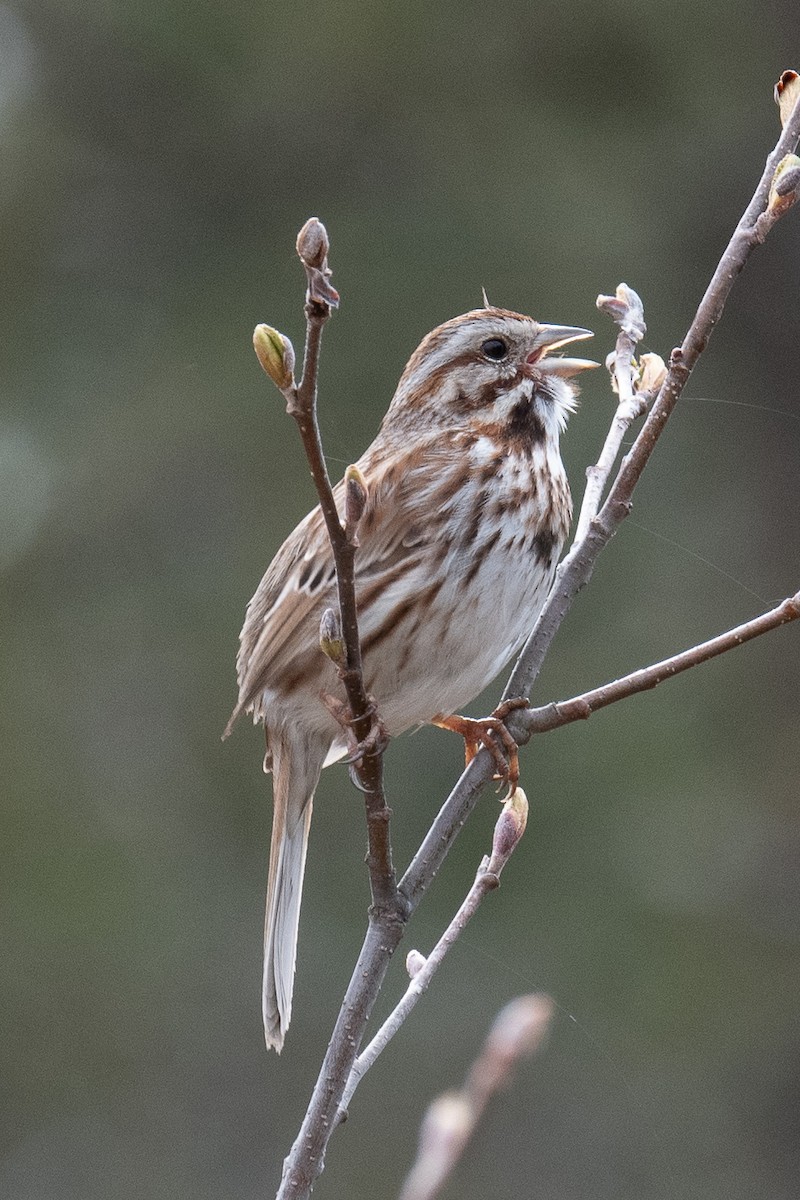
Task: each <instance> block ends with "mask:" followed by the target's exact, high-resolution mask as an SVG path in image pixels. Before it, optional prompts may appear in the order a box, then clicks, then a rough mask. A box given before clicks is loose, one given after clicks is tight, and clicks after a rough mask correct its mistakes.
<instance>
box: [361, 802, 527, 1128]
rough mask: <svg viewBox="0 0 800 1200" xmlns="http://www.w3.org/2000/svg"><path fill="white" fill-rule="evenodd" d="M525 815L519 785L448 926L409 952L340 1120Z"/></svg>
mask: <svg viewBox="0 0 800 1200" xmlns="http://www.w3.org/2000/svg"><path fill="white" fill-rule="evenodd" d="M527 819H528V800H527V797H526V796H525V793H524V792H523V790H522V788H519V787H518V788H515V790H514V791H513V792H512V793H511V795H510V796H509V797H508V798H507V800H506V801H505V804H504V806H503V811H502V812H501V813H500V816H499V817H498V819H497V824H496V825H495V830H494V837H493V839H492V853H491V856H489V855H484V857H483V859H482V860H481V863H480V866H479V867H478V870H477V873H476V875H475V879H474V881H473V883H472V887H471V888H470V889H469V891H468V892H467V895H466V897H465V898H464V901H463V903H462V904H461V906H460V908H459V909H458V912H457V913H456V914H455V916H454V917H453V919H452V921H451V922H450V924H449V925H448V926H447V929H445V931H444V933H443V934H442V936H441V937H440V938H439V941H438V942H437V943H436V945H435V946H434V948H433V950H431V952H430V954H429V955H428V957H427V958H423V957H422V956H421V955H419V954H418V952H417V951H415V950H412V951H411V953H410V954H409V955H408V958H407V960H406V966H407V968H408V972H409V975H410V976H411V981H410V983H409V985H408V987H407V988H406V991H405V993H404V994H403V996H402V998H401V999H400V1001H399V1002H398V1003H397V1004H396V1005H395V1007H394V1009H393V1010H392V1012H391V1013H390V1014H389V1016H388V1017H387V1018H386V1020H385V1021H384V1023H383V1024H382V1025H381V1027H380V1029H379V1030H378V1032H377V1033H376V1034H375V1036H374V1037H373V1039H372V1041H371V1042H370V1043H369V1044H368V1045H367V1046H365V1048H364V1049H363V1050H362V1052H361V1053H360V1054H359V1056H358V1058H357V1059H356V1061H355V1063H354V1064H353V1069H352V1071H351V1072H350V1078H349V1079H348V1081H347V1087H346V1088H345V1090H344V1095H343V1096H342V1100H341V1103H340V1105H339V1113H338V1116H339V1120H343V1119H344V1118H345V1117H346V1116H347V1109H348V1106H349V1104H350V1101H351V1100H352V1098H353V1093H354V1092H355V1090H356V1088H357V1087H358V1085H359V1083H360V1082H361V1080H362V1079H363V1077H364V1076H365V1075H366V1073H367V1071H368V1070H369V1069H370V1067H372V1066H373V1065H374V1064H375V1062H376V1060H377V1058H378V1056H379V1055H380V1054H382V1053H383V1051H384V1050H385V1049H386V1047H387V1046H388V1044H389V1042H390V1041H391V1040H392V1038H393V1037H394V1035H395V1034H396V1033H397V1032H398V1030H399V1029H400V1027H401V1026H402V1025H403V1023H404V1021H405V1020H406V1019H407V1018H408V1017H409V1015H410V1014H411V1012H412V1010H413V1009H414V1008H415V1007H416V1005H417V1002H418V1001H419V1000H420V999H421V998H422V996H423V994H424V993H425V992H426V991H427V990H428V986H429V984H430V982H431V980H432V979H433V976H434V975H435V974H436V972H437V971H438V969H439V967H440V966H441V965H442V962H443V961H444V959H445V956H446V955H447V953H448V951H449V950H450V949H452V947H453V945H454V944H455V942H456V941H457V939H458V937H459V935H460V934H461V933H463V931H464V930H465V929H466V927H467V925H468V924H469V922H470V921H471V920H472V918H473V917H474V916H475V913H476V912H477V911H478V909H479V908H480V905H481V902H482V900H483V899H484V898H485V897H486V896H488V894H489V892H492V891H494V889H495V888H496V887H498V886H499V884H500V873H501V871H502V870H503V868H504V867H505V865H506V863H507V862H508V860H509V858H510V857H511V855H512V853H513V852H514V850H515V849H516V847H517V845H518V843H519V840H520V838H521V837H522V835H523V833H524V832H525V825H526V822H527Z"/></svg>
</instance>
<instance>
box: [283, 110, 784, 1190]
mask: <svg viewBox="0 0 800 1200" xmlns="http://www.w3.org/2000/svg"><path fill="white" fill-rule="evenodd" d="M799 136H800V101H798V102H797V103H796V104H795V105H794V107H793V110H792V112H791V115H789V116H788V118H787V119H786V120H785V125H784V130H783V133H782V135H781V138H780V140H779V142H778V144H777V145H776V147H775V149H774V150H773V152H772V154H771V155H770V156H769V158H768V159H767V165H766V169H765V171H764V174H763V175H762V178H761V181H760V183H759V185H758V188H757V189H756V192H755V194H754V196H753V199H752V200H751V202H750V204H749V206H748V208H747V210H746V211H745V213H744V215H743V216H742V218H741V220H740V222H739V224H738V226H737V228H736V231H735V232H734V235H733V237H732V238H731V241H730V243H729V245H728V247H727V248H726V250H725V252H724V254H723V255H722V258H721V260H720V263H719V266H718V267H717V270H716V271H715V274H714V276H713V279H712V281H711V283H710V284H709V287H708V289H707V291H706V294H705V296H704V297H703V300H702V301H701V303H700V306H699V308H698V310H697V314H696V316H695V318H694V321H693V322H692V325H691V327H690V329H689V331H688V333H687V335H686V337H685V338H684V341H683V344H682V345H681V347H679V348H678V349H676V350H674V351H673V354H672V357H671V361H670V367H669V372H668V374H667V377H666V380H665V381H664V383H663V385H662V386H661V388H660V389H659V393H658V397H657V399H656V400H655V403H654V404H653V407H652V410H651V412H650V414H649V416H648V417H647V419H646V421H645V423H644V425H643V427H642V429H641V431H640V433H639V435H638V437H637V438H636V441H635V443H634V445H633V447H632V449H631V451H630V452H629V453H628V454H627V455H626V457H625V458H624V459H623V462H622V465H621V468H620V470H619V472H618V474H617V477H616V479H615V481H614V484H613V486H612V488H611V490H610V493H609V495H608V497H607V499H606V501H605V503H604V504H603V505H602V507H601V508H600V509H599V511H598V512H597V514H596V515H595V516H594V517H593V518H592V519H591V520H589V522H588V525H587V528H586V532H585V534H584V536H583V537H582V538H581V539H580V541H578V542H576V543H574V544H573V547H572V549H571V550H570V553H569V554H568V556H567V557H566V558H565V560H564V562H563V563H562V564H561V566H560V567H559V570H558V574H557V576H556V581H555V584H554V587H553V589H552V591H551V593H550V596H549V598H548V601H547V603H546V604H545V607H544V609H543V610H542V613H541V615H540V617H539V620H538V621H537V623H536V626H535V628H534V630H533V632H532V634H531V637H530V638H529V640H528V643H527V644H526V646H525V648H524V649H523V652H522V654H521V655H520V658H519V660H518V662H517V665H516V667H515V669H514V671H513V672H512V675H511V678H510V680H509V685H508V687H507V688H506V691H505V693H504V695H505V697H514V696H521V695H527V694H528V693H529V692H530V689H531V687H532V685H533V683H534V681H535V679H536V677H537V675H538V673H539V670H540V668H541V664H542V661H543V659H544V657H545V655H546V653H547V650H548V648H549V646H550V644H551V642H552V640H553V637H554V636H555V634H556V632H557V631H558V629H559V627H560V625H561V623H562V621H563V620H564V617H565V616H566V614H567V612H568V611H569V609H570V607H571V605H572V602H573V600H574V598H575V596H576V594H577V592H578V591H579V590H580V589H581V588H582V587H583V586H585V584H586V583H587V582H588V581H589V579H590V578H591V574H592V570H593V567H594V563H595V561H596V559H597V556H598V554H599V553H600V552H601V550H602V549H603V548H604V546H605V545H607V543H608V541H609V540H610V539H611V537H612V536H613V534H614V533H615V532H616V530H617V529H618V528H619V525H620V524H621V523H622V521H623V520H624V517H625V516H626V515H627V513H628V511H629V509H630V505H631V497H632V494H633V491H634V489H635V486H636V484H637V482H638V480H639V478H640V476H641V473H642V471H643V469H644V467H645V466H646V464H647V462H648V460H649V457H650V455H651V454H652V451H653V449H654V447H655V444H656V442H657V440H658V438H659V437H660V435H661V433H662V432H663V429H664V425H665V423H666V421H667V419H668V418H669V416H670V414H671V412H672V411H673V409H674V407H675V405H676V403H677V401H678V399H679V397H680V395H681V393H682V391H683V388H684V387H685V385H686V382H687V380H688V378H689V375H690V373H691V370H692V368H693V367H694V365H695V364H696V362H697V360H698V358H699V356H700V354H701V353H702V351H703V350H704V348H705V346H706V344H707V342H708V338H709V337H710V335H711V332H712V330H713V328H714V326H715V325H716V323H717V321H718V320H719V319H720V316H721V315H722V310H723V308H724V304H725V301H726V299H727V297H728V295H729V293H730V290H731V288H732V286H733V283H734V281H735V279H736V277H737V275H738V273H739V272H740V271H741V269H742V267H743V266H744V263H745V262H746V260H747V258H748V256H749V254H750V252H751V251H752V249H753V248H754V246H756V245H758V244H759V242H760V241H762V240H763V236H764V233H765V230H766V229H767V228H771V226H772V225H773V224H774V223H775V221H776V220H777V219H778V218H779V217H780V215H782V213H783V212H784V211H786V210H787V205H786V204H782V205H778V206H777V208H776V209H775V211H771V212H769V213H768V214H767V220H765V221H761V222H760V224H759V219H760V217H761V216H762V214H764V213H765V212H766V210H767V205H768V202H769V198H770V189H771V187H772V186H773V183H775V173H776V169H777V168H778V166H779V165H780V164H781V162H782V160H783V159H784V158H785V156H786V155H789V154H791V153H792V152H793V150H794V148H795V146H796V144H797V140H798V137H799ZM792 169H793V168H792V166H791V164H790V165H789V170H790V171H791V170H792ZM788 178H789V179H790V180H791V179H793V176H792V175H791V174H790V175H789V176H788ZM776 186H777V185H776ZM787 194H788V193H787ZM325 266H326V264H323V267H319V266H314V268H313V271H314V272H316V273H315V274H314V273H312V274H310V275H309V300H308V303H307V308H306V311H307V315H308V322H309V324H308V336H307V341H306V365H305V370H304V376H303V382H302V385H301V388H298V389H297V393H298V395H299V393H300V391H301V389H304V388H306V386H307V377H308V380H309V382H308V387H309V388H310V389H311V391H312V392H313V394H314V396H315V394H316V362H317V359H318V352H319V338H320V336H321V330H322V326H323V325H324V321H325V320H326V319H327V315H329V311H328V313H326V314H323V313H322V311H321V309H322V308H324V304H325V303H329V302H330V301H329V300H328V301H325V298H324V293H325V288H326V287H329V286H330V285H329V283H328V275H327V274H326V271H325V269H324V267H325ZM320 277H321V282H320ZM334 296H335V293H334ZM319 297H321V298H322V299H320V298H319ZM337 299H338V297H337ZM312 385H313V387H312ZM290 411H292V408H291V405H290ZM293 415H294V416H295V419H298V424H299V425H300V426H301V434H303V439H304V444H305V443H306V440H307V439H308V443H309V446H310V453H309V462H310V464H311V466H312V474H314V477H315V482H317V479H318V477H319V478H323V476H324V482H325V483H326V484H327V492H326V491H325V489H324V488H322V489H321V490H320V503H321V505H322V510H323V513H324V514H325V517H326V521H328V527H329V531H330V532H331V541H332V543H333V545H334V548H335V552H336V547H337V546H338V545H339V544H340V539H344V541H345V543H346V545H347V546H348V547H349V552H352V553H354V547H353V546H352V543H351V542H350V540H349V539H348V537H347V535H346V534H345V532H344V531H343V530H342V527H341V522H340V519H339V515H338V513H336V510H335V504H334V505H333V506H332V510H331V504H330V499H329V496H328V494H329V493H330V484H329V482H328V481H327V473H325V471H324V461H323V460H322V458H321V450H319V436H318V431H317V430H316V419H315V407H314V405H311V407H310V409H309V410H308V412H307V413H306V414H305V415H300V416H299V415H298V414H296V413H293ZM302 422H305V425H306V429H305V430H304V428H303V424H302ZM309 425H310V426H311V427H312V428H311V431H310V432H309V429H308V426H309ZM317 455H318V457H317ZM318 486H319V485H318ZM600 492H602V483H601V488H600ZM342 564H343V573H344V574H345V576H346V568H347V553H345V554H344V555H343V557H342ZM338 566H339V558H338V557H337V567H338ZM350 571H351V572H352V561H351V562H350ZM351 578H352V575H351ZM339 585H340V605H341V611H342V637H343V640H344V641H345V644H346V646H347V661H348V667H352V666H353V664H354V663H355V662H358V661H359V660H358V659H355V658H351V657H350V654H351V644H352V630H353V629H354V628H355V625H354V624H351V617H352V620H353V621H354V617H355V613H354V607H352V608H351V607H350V598H349V595H348V592H347V587H346V586H345V589H344V591H342V587H341V578H340V580H339ZM785 603H789V604H791V605H794V606H795V607H796V605H797V597H795V598H793V600H792V601H791V602H785ZM793 615H794V616H796V615H797V614H796V613H793ZM767 616H769V615H768V614H767ZM789 619H792V617H791V616H790V615H789V612H788V610H787V612H786V613H784V615H783V617H782V618H781V620H778V621H776V622H775V624H781V623H783V622H784V621H785V620H789ZM769 627H770V628H773V627H774V625H771V626H769ZM744 628H746V627H742V629H744ZM760 632H763V630H760ZM732 634H733V635H737V634H738V635H739V636H741V630H739V631H732ZM725 636H726V635H723V638H724V637H725ZM750 636H756V634H755V633H753V634H752V635H750ZM715 640H716V639H715ZM742 640H744V639H742ZM735 644H739V642H738V641H736V642H735ZM725 648H730V647H725ZM716 652H717V653H721V652H722V651H721V650H718V651H716ZM686 653H687V654H691V653H692V652H686ZM677 657H678V658H681V656H677ZM698 661H703V659H702V658H700V659H698ZM659 665H660V664H659ZM686 665H687V666H688V665H692V664H690V663H687V664H686ZM682 669H685V668H682ZM671 673H674V671H673V672H671ZM349 674H350V671H349V670H348V671H347V675H349ZM357 674H358V672H357ZM665 677H667V676H665ZM619 682H621V681H619ZM345 684H346V686H347V694H348V698H350V697H351V688H352V689H353V699H351V707H352V709H353V712H354V714H358V716H357V718H356V720H357V721H359V722H361V721H362V720H363V724H360V725H359V726H358V729H356V722H355V721H354V729H356V732H357V736H358V737H359V740H363V737H366V736H367V735H368V734H369V732H370V730H371V729H372V728H373V725H372V713H371V711H370V710H369V708H368V707H367V708H364V707H362V701H363V700H365V699H368V698H366V697H364V696H363V681H362V683H361V693H360V694H359V693H358V690H357V689H358V680H357V679H356V680H352V679H347V678H345ZM608 686H609V687H612V688H613V687H614V686H615V685H608ZM648 686H653V684H652V683H651V684H648ZM598 690H599V691H602V689H598ZM635 690H640V689H637V688H636V687H632V691H635ZM632 691H631V692H630V693H622V694H632ZM622 694H620V695H619V696H615V697H614V698H622ZM587 695H588V696H593V695H594V694H593V693H587ZM577 699H580V698H576V700H577ZM584 699H585V697H584ZM607 702H608V703H610V702H611V701H610V700H609V701H607ZM595 706H596V707H600V706H601V704H600V701H599V698H598V700H597V703H596V705H595ZM573 719H574V718H573ZM508 726H509V728H510V730H511V732H512V734H514V736H515V737H516V738H517V739H518V740H519V741H520V742H525V741H527V740H528V738H529V737H530V736H531V733H530V731H528V730H526V727H525V724H524V717H521V716H520V715H519V714H516V715H515V716H514V717H512V718H510V719H509V721H508ZM359 730H362V731H363V735H362V732H359ZM373 762H375V763H377V764H378V769H379V767H380V754H379V753H378V754H375V755H365V756H364V757H363V759H362V760H361V762H360V763H359V764H358V770H359V776H360V779H361V782H362V786H363V776H362V774H361V773H362V771H363V770H364V769H365V768H366V767H367V766H368V765H369V764H371V763H373ZM492 770H493V762H492V760H491V758H490V756H489V754H488V753H486V752H484V751H481V752H479V753H478V755H477V756H476V757H475V759H474V760H473V761H472V763H471V764H470V766H469V767H468V768H467V770H466V771H465V772H464V773H463V774H462V776H461V778H460V780H459V781H458V783H457V784H456V786H455V788H454V789H453V791H452V792H451V794H450V796H449V797H448V798H447V800H446V801H445V803H444V805H443V807H442V809H441V810H440V812H439V814H438V816H437V817H436V819H435V821H434V822H433V825H432V826H431V829H430V830H429V832H428V834H427V836H426V838H425V840H424V842H423V844H422V846H421V847H420V850H419V851H418V853H417V855H416V856H415V858H414V860H413V862H412V863H411V865H410V866H409V868H408V870H407V871H406V873H405V875H404V876H403V879H402V880H401V882H400V885H399V893H400V896H399V904H398V906H396V907H391V906H389V905H387V906H386V907H384V908H383V910H382V911H381V912H377V911H376V910H373V912H372V913H371V915H370V924H369V927H368V930H367V935H366V939H365V942H364V946H363V948H362V952H361V954H360V956H359V959H358V962H357V964H356V967H355V970H354V973H353V976H352V978H351V981H350V985H349V987H348V990H347V993H346V996H345V999H344V1002H343V1005H342V1008H341V1010H340V1013H339V1017H338V1019H337V1022H336V1026H335V1029H334V1032H333V1035H332V1038H331V1043H330V1045H329V1048H328V1053H327V1055H326V1057H325V1061H324V1063H323V1066H322V1070H321V1072H320V1076H319V1079H318V1081H317V1085H316V1087H315V1090H314V1095H313V1097H312V1101H311V1104H310V1106H309V1109H308V1111H307V1113H306V1117H305V1119H304V1122H303V1126H302V1129H301V1131H300V1134H299V1135H298V1138H297V1140H296V1142H295V1145H294V1147H293V1148H292V1152H291V1154H290V1156H289V1158H288V1159H287V1161H286V1166H285V1172H284V1178H283V1182H282V1185H281V1189H280V1192H279V1200H289V1198H290V1197H292V1198H293V1200H300V1198H305V1197H307V1196H308V1195H309V1194H310V1191H311V1188H312V1186H313V1184H314V1181H315V1180H316V1179H317V1177H318V1176H319V1175H320V1173H321V1172H322V1170H323V1167H324V1157H325V1151H326V1147H327V1144H328V1141H329V1139H330V1136H331V1134H332V1132H333V1129H334V1128H335V1127H336V1124H337V1122H336V1116H337V1112H338V1109H339V1102H340V1099H341V1097H342V1094H343V1091H344V1087H345V1083H346V1080H347V1077H348V1075H349V1072H350V1069H351V1067H352V1064H353V1062H354V1059H355V1055H356V1052H357V1048H358V1046H359V1044H360V1042H361V1038H362V1036H363V1032H364V1028H365V1026H366V1022H367V1020H368V1018H369V1014H370V1011H371V1009H372V1006H373V1004H374V1001H375V999H376V997H377V995H378V992H379V990H380V987H381V984H382V982H383V978H384V976H385V972H386V969H387V966H388V963H389V959H390V958H391V955H392V953H393V952H394V949H395V948H396V946H397V945H398V943H399V941H400V938H401V936H402V931H403V923H404V921H405V920H406V919H407V917H408V915H409V914H410V913H411V912H412V911H413V909H414V908H415V907H416V905H417V904H418V903H419V900H420V898H421V897H422V895H423V894H424V892H425V891H426V890H427V888H428V887H429V886H430V884H431V882H432V880H433V878H434V877H435V875H436V873H437V871H438V869H439V867H440V866H441V864H442V862H443V860H444V858H445V856H446V854H447V852H448V850H449V849H450V846H451V845H452V843H453V841H454V840H455V838H456V836H457V834H458V832H459V831H460V829H461V827H462V825H463V823H464V821H465V820H466V818H467V816H468V815H469V813H470V812H471V811H472V809H473V808H474V806H475V804H476V802H477V800H478V797H479V795H480V793H481V791H482V789H483V787H484V786H485V784H486V783H487V782H488V781H489V780H490V778H491V776H492ZM378 783H379V779H378V781H377V782H376V783H375V786H376V788H377V786H378ZM372 794H373V796H375V797H376V798H377V796H378V795H379V796H380V803H381V805H382V806H383V807H382V809H381V811H382V812H384V813H385V812H388V810H386V808H385V804H384V802H383V793H382V784H381V785H380V791H375V792H373V793H372ZM368 805H369V798H368ZM372 836H373V834H372V828H371V827H370V840H371V845H372ZM389 866H390V863H389ZM374 878H375V876H374V875H373V871H372V868H371V880H374ZM391 878H392V881H393V876H392V877H391ZM373 886H374V883H373ZM412 1194H413V1193H412ZM423 1194H424V1193H423Z"/></svg>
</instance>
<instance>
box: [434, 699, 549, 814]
mask: <svg viewBox="0 0 800 1200" xmlns="http://www.w3.org/2000/svg"><path fill="white" fill-rule="evenodd" d="M527 707H528V701H527V700H526V699H524V698H522V697H517V698H516V699H512V700H504V701H503V703H502V704H499V705H498V706H497V708H496V709H495V710H494V712H493V713H492V715H491V716H490V717H479V718H474V717H461V716H459V715H458V714H457V713H454V714H453V715H452V716H449V717H442V716H439V717H436V718H434V721H433V724H434V725H438V726H439V728H440V729H449V730H450V731H451V732H452V733H457V734H459V735H460V736H461V737H463V739H464V751H465V757H466V765H467V766H469V764H470V763H471V762H472V760H473V758H474V757H475V755H476V754H477V753H478V751H479V750H480V748H481V746H485V747H486V749H487V750H488V751H489V753H490V754H491V756H492V758H493V759H494V764H495V766H496V768H497V773H496V775H495V778H496V779H503V780H505V782H506V783H507V784H508V786H509V788H510V789H511V791H512V792H513V790H514V788H515V787H516V786H517V784H518V783H519V747H518V746H517V743H516V742H515V741H514V738H513V737H512V736H511V734H510V733H509V731H508V728H507V726H506V723H505V721H506V717H507V716H508V715H509V713H512V712H515V711H516V710H517V709H520V708H527Z"/></svg>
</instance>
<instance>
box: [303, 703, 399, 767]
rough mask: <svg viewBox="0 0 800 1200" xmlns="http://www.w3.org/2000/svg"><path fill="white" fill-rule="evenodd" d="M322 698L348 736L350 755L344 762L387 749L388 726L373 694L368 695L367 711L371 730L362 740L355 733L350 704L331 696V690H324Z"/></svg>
mask: <svg viewBox="0 0 800 1200" xmlns="http://www.w3.org/2000/svg"><path fill="white" fill-rule="evenodd" d="M320 699H321V700H322V703H323V704H324V705H325V707H326V708H327V710H328V712H329V713H330V714H331V716H332V717H333V719H334V720H335V721H336V723H337V724H338V725H341V727H342V729H343V730H344V732H345V734H346V736H347V749H348V755H347V758H345V759H342V761H343V762H344V763H347V764H348V765H349V764H351V763H357V762H360V761H361V759H362V758H364V757H365V756H368V755H373V754H380V753H381V752H382V751H384V750H385V749H386V747H387V745H388V744H389V734H388V733H387V731H386V726H385V725H384V723H383V721H382V720H381V719H380V716H379V714H378V706H377V704H376V703H375V699H374V697H373V696H369V697H368V700H369V709H368V710H367V713H368V715H369V716H370V717H371V718H372V720H371V724H370V730H369V733H368V734H367V736H366V737H365V738H364V739H363V740H362V741H360V742H359V741H358V740H357V739H356V737H355V734H354V733H353V727H352V720H353V719H352V717H351V716H350V708H349V707H348V705H347V704H345V702H344V701H343V700H339V699H337V697H336V696H331V695H330V693H329V692H323V693H322V694H321V696H320Z"/></svg>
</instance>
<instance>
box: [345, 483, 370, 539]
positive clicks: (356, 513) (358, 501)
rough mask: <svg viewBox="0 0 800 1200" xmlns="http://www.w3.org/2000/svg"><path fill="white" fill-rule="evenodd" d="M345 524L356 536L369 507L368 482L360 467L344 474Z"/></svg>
mask: <svg viewBox="0 0 800 1200" xmlns="http://www.w3.org/2000/svg"><path fill="white" fill-rule="evenodd" d="M344 488H345V493H344V523H345V529H346V530H347V531H348V533H350V534H354V533H355V531H356V530H357V528H358V523H359V521H360V520H361V518H362V517H363V515H364V509H365V508H366V507H367V498H368V496H369V491H368V489H367V481H366V479H365V478H364V476H363V475H362V474H361V472H360V471H359V469H358V467H355V466H350V467H348V468H347V470H346V471H345V473H344Z"/></svg>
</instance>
